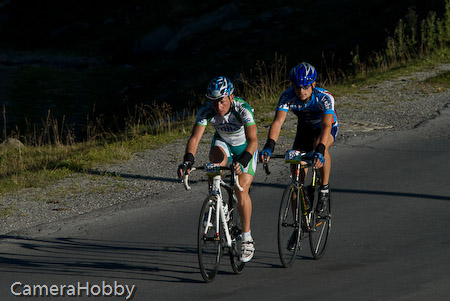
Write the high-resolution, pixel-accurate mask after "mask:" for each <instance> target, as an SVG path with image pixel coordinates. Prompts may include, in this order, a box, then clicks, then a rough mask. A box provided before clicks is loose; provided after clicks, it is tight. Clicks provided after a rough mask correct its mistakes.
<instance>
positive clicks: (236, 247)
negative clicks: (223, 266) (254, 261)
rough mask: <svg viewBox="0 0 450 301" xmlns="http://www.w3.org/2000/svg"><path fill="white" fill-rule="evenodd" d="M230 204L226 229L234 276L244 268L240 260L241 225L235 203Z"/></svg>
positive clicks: (243, 263)
mask: <svg viewBox="0 0 450 301" xmlns="http://www.w3.org/2000/svg"><path fill="white" fill-rule="evenodd" d="M231 203H232V206H231V205H228V208H229V209H231V210H232V211H231V214H230V220H229V222H228V227H229V229H230V235H231V248H230V250H229V253H230V262H231V268H232V269H233V272H234V273H235V274H241V273H242V271H243V270H244V267H245V262H242V261H241V259H240V255H241V251H240V250H241V244H240V242H241V234H242V224H241V218H240V215H239V211H238V208H237V202H236V201H235V200H233V201H231Z"/></svg>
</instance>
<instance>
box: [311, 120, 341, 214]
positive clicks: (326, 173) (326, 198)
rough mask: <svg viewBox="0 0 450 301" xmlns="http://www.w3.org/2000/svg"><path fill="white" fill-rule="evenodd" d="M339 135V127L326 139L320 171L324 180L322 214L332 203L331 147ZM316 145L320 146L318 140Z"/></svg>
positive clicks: (320, 199)
mask: <svg viewBox="0 0 450 301" xmlns="http://www.w3.org/2000/svg"><path fill="white" fill-rule="evenodd" d="M337 134H338V127H337V126H333V127H332V129H331V132H330V133H329V134H328V135H329V137H328V139H326V141H327V142H326V145H325V153H324V158H325V163H324V164H323V167H322V168H321V169H319V172H320V176H321V178H322V185H321V187H320V195H319V203H318V205H317V210H318V212H322V211H324V210H325V209H326V207H327V203H329V202H330V187H329V181H330V173H331V155H330V152H329V150H330V147H331V146H332V145H333V143H334V141H335V140H336V137H337ZM315 144H316V145H317V144H318V139H316V141H315Z"/></svg>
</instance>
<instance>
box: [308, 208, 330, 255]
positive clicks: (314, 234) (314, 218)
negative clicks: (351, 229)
mask: <svg viewBox="0 0 450 301" xmlns="http://www.w3.org/2000/svg"><path fill="white" fill-rule="evenodd" d="M311 223H312V224H311V230H312V231H310V232H309V246H310V248H311V253H312V255H313V257H314V259H320V258H322V257H323V255H324V254H325V250H326V248H327V243H328V237H329V235H330V231H331V200H329V201H328V206H327V208H326V209H325V210H324V211H323V212H320V213H316V212H312V214H311Z"/></svg>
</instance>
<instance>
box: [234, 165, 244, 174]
mask: <svg viewBox="0 0 450 301" xmlns="http://www.w3.org/2000/svg"><path fill="white" fill-rule="evenodd" d="M243 171H244V166H242V164H241V163H239V162H236V163H235V164H234V173H235V174H237V175H238V176H239V175H240V174H242V172H243Z"/></svg>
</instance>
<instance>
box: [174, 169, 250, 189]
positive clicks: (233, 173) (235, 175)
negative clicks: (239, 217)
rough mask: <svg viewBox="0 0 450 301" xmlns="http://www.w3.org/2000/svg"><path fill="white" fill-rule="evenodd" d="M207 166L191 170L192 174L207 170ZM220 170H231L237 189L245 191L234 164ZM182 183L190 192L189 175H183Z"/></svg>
mask: <svg viewBox="0 0 450 301" xmlns="http://www.w3.org/2000/svg"><path fill="white" fill-rule="evenodd" d="M205 169H206V166H205V165H203V166H197V167H192V168H191V172H193V171H194V170H205ZM220 170H230V171H232V179H234V181H232V182H234V184H235V185H236V187H237V188H238V189H239V191H244V188H242V186H241V185H240V184H239V176H238V175H237V174H236V173H235V172H234V164H232V165H231V166H220ZM181 182H182V183H183V185H184V188H185V189H186V190H190V189H191V186H189V174H187V173H186V172H185V173H184V175H183V179H182V180H181Z"/></svg>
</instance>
